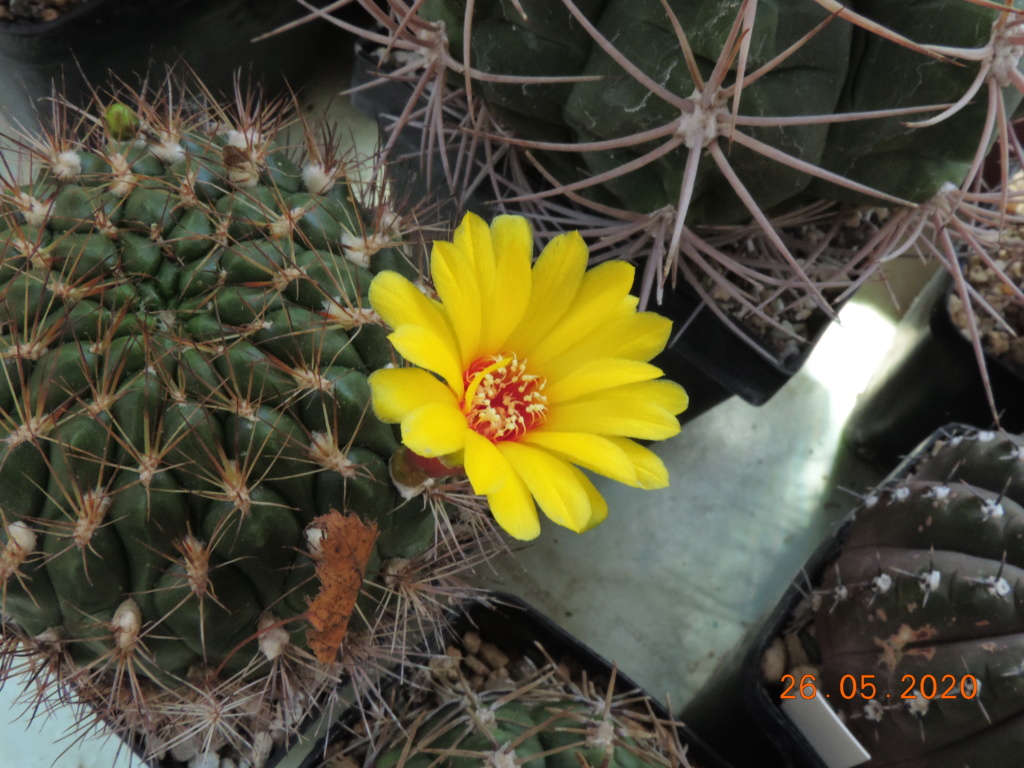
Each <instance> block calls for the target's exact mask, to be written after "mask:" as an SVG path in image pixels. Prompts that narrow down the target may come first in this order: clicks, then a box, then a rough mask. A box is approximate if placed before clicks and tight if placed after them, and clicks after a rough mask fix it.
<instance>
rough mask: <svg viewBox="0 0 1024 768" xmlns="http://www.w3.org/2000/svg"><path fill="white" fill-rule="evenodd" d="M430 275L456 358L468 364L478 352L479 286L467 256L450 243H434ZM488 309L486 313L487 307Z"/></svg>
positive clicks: (481, 315)
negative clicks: (451, 334) (452, 335)
mask: <svg viewBox="0 0 1024 768" xmlns="http://www.w3.org/2000/svg"><path fill="white" fill-rule="evenodd" d="M430 276H431V278H433V281H434V288H435V289H436V290H437V295H438V296H439V297H440V298H441V302H442V304H443V305H444V310H445V312H446V313H447V314H448V319H449V321H450V322H451V325H452V329H453V330H454V331H455V336H456V338H457V339H458V342H459V352H460V356H459V360H460V364H461V365H462V367H463V368H467V367H469V364H470V363H471V362H473V360H475V359H476V358H477V357H479V356H480V355H479V353H480V334H481V328H482V326H483V324H484V321H485V317H484V314H485V313H483V312H481V303H480V299H481V295H480V285H479V283H478V282H477V275H476V272H475V270H474V269H473V263H472V262H471V261H470V257H469V256H468V255H467V254H466V253H464V252H463V251H462V250H461V249H460V248H459V247H458V246H456V245H453V244H452V243H444V242H436V243H434V248H433V251H432V252H431V254H430ZM485 309H487V313H488V314H489V312H490V310H489V308H485Z"/></svg>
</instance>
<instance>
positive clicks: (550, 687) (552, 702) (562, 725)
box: [324, 622, 696, 768]
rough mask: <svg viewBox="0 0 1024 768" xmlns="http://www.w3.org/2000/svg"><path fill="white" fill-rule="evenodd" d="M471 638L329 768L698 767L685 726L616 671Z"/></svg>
mask: <svg viewBox="0 0 1024 768" xmlns="http://www.w3.org/2000/svg"><path fill="white" fill-rule="evenodd" d="M527 624H528V622H527ZM488 638H491V640H494V641H495V642H497V643H498V644H497V645H496V644H494V642H490V641H488ZM465 639H466V642H464V643H463V644H462V645H461V646H460V645H455V644H453V645H449V646H448V649H447V652H446V655H443V656H437V657H431V658H430V659H429V664H428V665H427V666H428V669H427V670H424V671H422V672H421V673H420V674H419V675H418V676H417V677H416V678H415V679H413V681H412V685H410V686H408V687H406V688H404V689H403V690H402V691H400V692H398V695H397V700H396V701H392V702H390V707H391V708H389V709H388V711H387V712H384V711H380V712H375V711H365V712H363V713H361V715H362V718H363V719H361V720H360V721H359V722H358V725H356V724H355V723H352V724H351V725H353V726H355V727H354V728H353V730H352V731H351V732H348V733H345V732H343V734H344V735H343V736H342V738H341V739H340V740H339V742H338V743H337V745H336V746H335V747H334V748H333V750H332V751H333V752H334V755H332V758H331V760H330V762H328V763H325V764H324V766H325V768H326V765H328V764H329V765H332V766H333V765H341V766H346V767H347V768H349V767H350V768H357V766H361V768H428V766H433V767H435V768H505V766H528V768H580V766H595V768H596V766H603V767H604V768H694V766H695V765H696V764H695V763H693V762H692V761H691V757H690V756H689V755H688V751H689V750H688V747H687V745H686V744H684V743H683V741H682V740H681V738H680V733H679V732H678V731H677V729H676V727H675V724H674V723H672V722H671V721H669V720H668V719H665V718H663V717H659V716H658V715H657V714H656V713H655V712H654V710H653V708H652V706H651V701H650V700H649V699H648V698H647V697H646V696H645V695H643V694H642V693H639V692H635V691H633V692H625V691H621V690H620V691H616V675H615V673H614V672H612V673H611V678H610V679H607V678H605V677H604V674H606V673H607V670H600V671H599V670H589V672H590V674H591V675H593V674H597V677H596V678H595V677H592V676H588V674H587V673H586V672H582V671H581V668H580V666H579V662H580V659H574V658H572V656H571V654H570V655H568V656H566V657H565V658H563V659H561V660H560V661H559V663H558V664H556V663H555V662H553V661H552V660H551V659H550V658H536V656H537V654H536V648H528V649H525V648H514V647H509V644H508V643H507V642H506V640H508V638H503V639H498V638H495V637H494V636H493V635H490V634H487V633H480V634H478V633H477V632H475V631H470V632H467V633H466V635H465ZM506 652H507V653H506ZM524 652H525V653H527V654H528V655H525V656H524V655H523V653H524ZM485 675H486V677H485ZM357 731H359V732H360V733H359V735H356V732H357Z"/></svg>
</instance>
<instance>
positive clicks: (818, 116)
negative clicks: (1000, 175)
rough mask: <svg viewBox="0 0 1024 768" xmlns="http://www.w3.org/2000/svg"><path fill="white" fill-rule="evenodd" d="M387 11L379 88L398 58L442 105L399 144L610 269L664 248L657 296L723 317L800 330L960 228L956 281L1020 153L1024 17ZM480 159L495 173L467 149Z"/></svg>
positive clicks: (762, 7) (686, 0)
mask: <svg viewBox="0 0 1024 768" xmlns="http://www.w3.org/2000/svg"><path fill="white" fill-rule="evenodd" d="M358 1H359V2H360V3H361V4H363V5H366V6H370V5H373V4H372V3H371V2H370V1H369V0H358ZM997 5H998V7H997ZM387 6H388V8H389V9H390V12H391V14H390V18H389V20H388V22H387V25H388V29H389V31H390V33H391V37H392V39H391V41H390V44H389V46H388V51H394V52H396V53H395V56H394V57H393V58H392V59H390V60H389V59H387V58H385V59H384V66H382V70H383V71H384V75H385V77H384V79H385V80H386V79H387V75H388V74H389V71H388V66H391V67H393V68H394V69H395V70H397V72H398V73H399V74H401V75H402V76H403V77H406V78H417V77H418V80H417V81H416V87H415V88H413V89H410V91H411V93H413V94H414V95H416V96H419V95H420V94H423V93H426V94H427V97H426V101H425V102H421V103H413V104H410V105H409V107H408V108H407V109H406V110H405V111H404V112H402V114H401V115H400V116H399V118H398V119H397V121H396V123H395V126H394V127H393V128H392V129H391V130H392V131H393V133H392V137H391V142H392V143H394V142H395V141H396V140H397V137H398V135H399V133H398V132H400V131H401V130H402V129H403V128H404V127H405V126H407V125H414V126H424V130H425V131H426V136H427V138H428V139H430V140H431V141H433V142H434V143H435V144H436V145H439V149H441V151H442V152H447V153H448V154H449V155H455V156H456V158H455V159H453V158H452V157H445V156H444V155H442V159H444V160H445V161H446V164H445V166H444V167H445V170H446V172H447V176H448V182H449V184H450V185H451V186H452V188H453V189H454V190H455V191H456V192H458V193H465V192H467V190H468V191H473V190H474V189H478V191H479V192H480V194H481V196H482V198H483V199H492V198H496V199H497V200H498V202H499V203H501V204H503V205H505V206H510V207H516V206H520V207H523V208H526V209H527V210H530V211H532V212H533V213H534V214H535V215H536V216H537V217H538V218H539V219H540V220H545V219H547V220H550V221H552V222H555V226H560V225H562V222H564V221H566V220H567V219H570V220H573V221H575V222H578V224H579V226H580V228H581V229H583V228H586V229H587V230H588V231H589V232H592V233H595V235H598V233H600V235H602V236H598V237H596V239H597V240H599V241H600V242H601V246H602V248H603V249H604V250H603V252H602V251H601V249H600V248H599V249H595V256H596V257H598V258H607V257H609V256H612V257H623V258H635V257H637V256H638V255H642V254H643V255H647V257H648V265H647V269H646V271H645V273H644V276H643V283H642V286H641V298H642V300H643V301H645V302H646V300H647V298H648V296H649V295H652V294H654V295H657V296H659V297H660V296H661V291H662V290H663V286H664V284H665V283H666V282H668V281H670V280H671V282H672V283H673V285H674V284H675V281H676V279H677V278H682V279H684V280H685V281H686V282H687V283H688V284H689V285H690V286H691V288H692V289H693V290H695V291H697V292H698V293H699V294H700V295H701V297H702V298H704V299H705V300H707V301H708V303H709V304H710V305H711V306H712V307H713V309H714V311H716V312H719V314H721V315H722V316H723V318H724V315H725V311H726V309H728V311H730V312H735V316H737V317H742V316H744V315H750V316H757V317H759V318H762V319H767V320H768V322H770V323H774V324H775V327H776V328H780V329H781V326H780V324H779V323H778V320H777V318H776V317H775V316H774V315H773V314H772V312H771V311H770V310H767V309H766V307H769V306H770V305H771V304H772V302H774V301H776V300H777V299H779V298H780V297H782V301H783V303H784V304H786V305H792V304H795V303H797V302H800V303H799V305H798V310H799V309H803V308H806V307H808V306H809V305H810V306H813V305H814V304H817V306H819V307H821V308H823V309H824V310H825V311H826V313H831V312H832V310H831V306H832V305H833V304H834V303H835V302H838V301H841V300H842V299H843V298H845V297H847V296H848V295H849V293H851V292H852V291H853V290H854V289H855V288H856V287H857V286H858V285H860V283H861V281H863V280H864V279H865V278H866V277H867V276H868V275H869V274H870V273H871V272H872V270H874V269H876V268H877V266H878V264H879V263H880V262H881V261H882V260H884V259H886V258H888V257H891V256H892V255H894V254H896V253H900V252H902V251H904V250H907V249H908V248H912V247H914V246H915V245H916V244H918V243H919V242H922V241H924V240H925V239H926V238H929V237H931V236H933V235H934V234H935V233H936V232H942V230H943V227H944V226H945V225H946V224H948V223H949V220H950V217H951V216H955V217H957V218H959V219H962V220H963V222H962V224H963V225H962V226H953V227H949V234H946V235H945V236H944V237H945V239H943V238H936V240H937V244H936V245H934V246H932V247H930V248H928V246H924V248H928V250H930V251H933V252H937V254H938V255H939V256H940V257H942V258H943V259H944V260H946V261H947V262H948V265H949V267H950V269H954V268H955V262H956V248H955V246H954V245H952V244H949V243H947V242H946V241H947V240H948V239H949V238H962V239H963V241H964V242H965V243H966V244H967V245H968V246H969V247H971V248H973V249H976V250H977V249H984V248H985V247H986V246H984V245H983V243H982V242H981V240H982V238H979V237H972V236H971V235H970V234H967V231H969V230H972V228H973V226H974V225H975V224H976V223H977V222H978V221H979V219H980V218H984V214H982V213H980V212H979V211H978V210H976V209H975V208H974V204H975V203H976V202H978V200H976V199H974V198H973V197H972V196H971V195H967V196H966V197H965V196H964V195H963V194H962V193H961V192H960V190H972V191H973V192H977V190H976V188H975V181H976V180H977V178H978V174H979V169H980V165H981V160H982V158H983V157H984V154H985V152H986V150H987V149H988V148H989V147H990V146H991V145H992V143H993V141H994V140H995V138H996V137H1001V139H1002V140H1003V143H1002V147H1003V149H1004V151H1005V152H1006V153H1008V154H1007V155H1006V156H1004V158H1003V159H1004V168H1006V167H1008V162H1005V161H1006V160H1007V158H1008V157H1009V155H1010V154H1013V153H1014V146H1015V145H1014V143H1013V141H1012V140H1011V139H1010V138H1009V137H1010V135H1011V130H1012V129H1008V126H1009V121H1010V116H1011V115H1012V113H1013V112H1014V110H1015V109H1017V107H1018V106H1019V104H1020V103H1021V93H1022V91H1024V77H1022V75H1021V71H1020V58H1021V49H1020V47H1019V46H1017V45H1016V42H1015V41H1016V39H1017V36H1018V35H1019V29H1020V21H1019V17H1018V15H1017V11H1016V10H1015V9H1020V8H1022V7H1024V4H1022V3H1020V2H1014V3H1011V4H1008V5H1007V7H1006V8H1005V9H1004V8H1002V4H996V5H994V4H987V3H979V2H973V1H972V0H935V1H934V2H927V3H921V2H916V1H914V0H895V1H893V0H879V1H875V0H853V2H847V3H843V4H840V3H838V2H835V0H726V1H724V2H723V0H701V1H700V2H693V1H691V0H667V1H666V2H663V1H662V0H556V1H554V2H547V1H546V0H500V2H490V3H480V2H478V3H468V2H467V1H466V0H426V2H423V3H416V4H413V5H412V7H411V8H410V7H409V4H407V3H405V2H404V0H389V3H388V4H387ZM1011 6H1012V7H1011ZM470 14H471V16H470ZM375 17H376V18H378V19H381V18H382V14H381V13H380V12H379V11H376V13H375ZM368 38H369V39H375V38H374V37H373V35H369V34H368ZM453 134H454V138H453ZM481 144H484V145H487V148H486V149H485V150H484V151H481V152H480V154H479V156H478V159H477V160H476V161H475V162H476V163H477V165H478V166H479V173H478V174H476V173H475V171H476V170H477V168H476V167H473V163H474V160H473V157H472V156H471V155H467V151H473V150H477V149H478V148H479V147H480V145H481ZM467 167H471V168H472V170H473V171H474V172H470V170H467ZM999 194H1004V193H995V192H992V193H988V196H987V197H986V196H984V195H983V197H984V198H985V200H986V201H987V202H989V203H991V202H993V201H994V200H995V199H997V198H998V197H999ZM858 206H871V207H882V208H889V209H894V210H895V214H892V213H883V214H881V215H880V217H878V218H873V215H872V214H865V213H864V212H863V210H862V209H860V208H858ZM851 210H853V211H857V213H855V214H854V215H853V216H852V218H851ZM865 216H866V217H867V218H866V219H865V218H863V217H865ZM851 221H852V222H853V224H850V222H851ZM957 224H958V225H959V224H961V222H959V221H958V222H957ZM858 227H859V228H860V231H857V228H858ZM851 229H853V230H854V231H853V232H851ZM716 302H717V303H716ZM718 306H722V307H723V309H722V311H719V310H718V309H717V307H718ZM789 333H790V336H791V337H793V336H796V335H799V334H794V333H793V332H792V331H790V332H789Z"/></svg>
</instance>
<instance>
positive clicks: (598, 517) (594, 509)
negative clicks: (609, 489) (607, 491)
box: [571, 467, 608, 533]
mask: <svg viewBox="0 0 1024 768" xmlns="http://www.w3.org/2000/svg"><path fill="white" fill-rule="evenodd" d="M571 469H572V470H573V474H575V475H576V479H577V480H578V481H579V483H580V485H582V486H583V490H585V491H586V492H587V498H588V499H589V500H590V510H591V512H590V520H589V521H588V522H587V525H586V527H585V528H583V530H582V531H580V533H584V532H586V531H589V530H590V529H591V528H596V527H597V526H599V525H600V524H601V523H603V522H604V521H605V520H606V519H607V517H608V502H607V501H605V499H604V496H602V495H601V494H600V493H599V492H598V490H597V488H595V487H594V484H593V483H592V482H590V478H589V477H587V476H586V475H585V474H583V473H582V472H580V471H579V470H578V469H576V467H572V468H571Z"/></svg>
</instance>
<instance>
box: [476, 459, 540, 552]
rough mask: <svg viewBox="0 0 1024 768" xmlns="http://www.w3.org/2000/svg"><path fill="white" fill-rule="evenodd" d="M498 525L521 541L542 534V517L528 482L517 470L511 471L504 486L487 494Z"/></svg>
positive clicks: (488, 502)
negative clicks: (539, 516)
mask: <svg viewBox="0 0 1024 768" xmlns="http://www.w3.org/2000/svg"><path fill="white" fill-rule="evenodd" d="M487 504H488V506H489V507H490V508H491V514H492V515H494V519H495V521H497V523H498V525H500V526H501V527H502V528H504V529H505V530H506V531H507V532H508V534H509V535H510V536H512V537H513V538H516V539H519V540H520V541H529V540H530V539H535V538H537V536H538V535H540V519H539V518H538V517H537V507H536V505H534V503H533V497H532V496H531V495H530V491H529V489H528V488H527V487H526V483H524V482H523V481H522V478H520V477H519V476H518V475H517V474H516V473H515V472H509V473H508V478H507V480H506V482H505V484H504V485H503V486H501V488H500V489H499V490H497V491H495V492H494V493H492V494H489V495H488V496H487Z"/></svg>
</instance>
